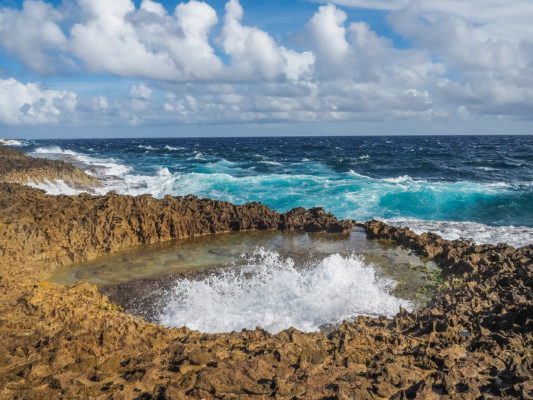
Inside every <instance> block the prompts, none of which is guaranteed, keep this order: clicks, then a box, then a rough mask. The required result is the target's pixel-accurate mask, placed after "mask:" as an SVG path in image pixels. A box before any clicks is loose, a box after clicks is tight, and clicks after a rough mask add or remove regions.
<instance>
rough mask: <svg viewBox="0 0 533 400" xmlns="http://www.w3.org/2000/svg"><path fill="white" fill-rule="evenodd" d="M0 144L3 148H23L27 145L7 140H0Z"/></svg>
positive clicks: (19, 141)
mask: <svg viewBox="0 0 533 400" xmlns="http://www.w3.org/2000/svg"><path fill="white" fill-rule="evenodd" d="M0 143H1V144H3V145H5V146H12V147H24V146H27V145H28V144H27V143H26V142H23V141H21V140H17V139H7V138H0Z"/></svg>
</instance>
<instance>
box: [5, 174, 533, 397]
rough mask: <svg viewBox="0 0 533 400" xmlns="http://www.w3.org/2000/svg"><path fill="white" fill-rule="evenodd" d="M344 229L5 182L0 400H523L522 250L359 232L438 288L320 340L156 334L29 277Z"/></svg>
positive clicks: (83, 293)
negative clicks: (157, 250) (137, 253)
mask: <svg viewBox="0 0 533 400" xmlns="http://www.w3.org/2000/svg"><path fill="white" fill-rule="evenodd" d="M352 223H353V222H350V221H349V222H339V221H337V220H336V219H334V217H333V216H331V215H328V214H325V213H324V212H323V211H322V210H319V209H312V210H308V211H305V210H302V209H296V210H293V211H291V212H288V213H286V214H283V215H279V214H277V213H275V212H274V211H272V210H269V209H268V208H266V207H265V206H263V205H261V204H259V203H252V204H248V205H244V206H233V205H231V204H229V203H224V202H217V201H212V200H206V199H203V200H200V199H197V198H194V197H182V198H174V197H166V198H165V199H162V200H155V199H153V198H151V197H149V196H140V197H129V196H119V195H116V194H113V193H112V194H109V195H107V196H100V197H94V196H89V195H81V196H57V197H55V196H47V195H45V194H44V193H43V192H41V191H39V190H35V189H29V188H25V187H23V186H20V185H14V184H1V185H0V235H1V236H0V246H1V251H2V259H1V261H0V398H2V399H4V398H5V399H12V398H18V399H37V398H42V399H51V398H64V399H79V398H91V399H254V398H255V399H267V398H277V399H383V398H392V399H398V400H399V399H439V398H444V399H501V398H522V399H531V398H533V352H532V350H533V298H532V294H533V247H532V246H529V247H524V248H521V249H514V248H512V247H509V246H506V245H500V246H490V245H486V246H475V245H473V244H471V243H469V242H466V241H446V240H443V239H442V238H440V237H438V236H436V235H431V234H424V235H420V236H418V235H416V234H414V233H413V232H411V231H409V230H408V229H397V228H393V227H389V226H387V225H385V224H383V223H381V222H377V221H371V222H368V223H366V224H365V229H366V231H367V234H368V235H369V236H370V237H373V238H376V239H382V240H389V241H394V242H396V243H398V244H400V245H402V246H405V247H409V248H411V249H414V250H415V251H417V252H418V253H419V254H421V255H423V256H425V257H428V258H434V259H435V260H436V261H437V263H438V264H439V265H440V266H441V267H442V268H443V272H444V276H445V280H444V281H443V282H442V290H441V291H440V293H439V295H437V296H436V298H435V299H434V300H433V302H432V303H431V304H430V305H429V306H428V307H427V308H425V309H423V310H421V311H418V312H413V313H408V312H406V311H405V310H400V312H399V314H398V315H397V316H396V317H395V318H394V319H392V320H391V319H385V318H368V317H360V318H357V319H356V320H355V321H352V322H345V323H343V324H342V325H341V326H340V327H339V328H338V329H336V330H334V331H332V332H329V333H327V334H326V333H309V334H305V333H302V332H299V331H296V330H294V329H289V330H286V331H283V332H281V333H279V334H277V335H271V334H269V333H267V332H265V331H263V330H261V329H256V330H255V331H243V332H237V333H231V334H217V335H209V334H202V333H200V332H194V331H190V330H188V329H166V328H164V327H161V326H157V325H153V324H148V323H145V322H143V321H142V320H141V319H139V318H135V317H133V316H131V315H128V314H125V313H123V312H121V310H120V308H119V307H118V306H116V305H114V304H112V303H110V302H109V301H108V299H107V298H106V297H105V296H103V295H102V294H100V293H99V292H98V290H97V288H96V287H94V286H91V285H89V284H87V283H84V282H81V283H78V284H75V285H73V286H69V287H61V286H57V285H53V284H49V283H46V282H40V281H39V279H40V278H42V277H43V276H44V273H47V272H48V271H50V270H51V269H53V268H54V267H55V266H56V265H58V264H60V263H66V262H69V261H70V260H77V259H88V258H92V257H95V256H97V255H99V254H104V253H107V252H110V251H114V250H118V249H119V248H121V247H125V246H130V245H134V244H138V243H154V242H157V241H161V240H167V239H170V238H179V237H184V236H187V235H195V234H207V233H212V232H218V231H225V230H235V229H241V230H245V229H278V228H281V229H307V230H311V231H314V230H317V229H318V230H331V231H338V230H343V229H344V227H346V228H347V227H348V226H350V225H351V224H352ZM21 271H22V272H21ZM354 296H357V293H354Z"/></svg>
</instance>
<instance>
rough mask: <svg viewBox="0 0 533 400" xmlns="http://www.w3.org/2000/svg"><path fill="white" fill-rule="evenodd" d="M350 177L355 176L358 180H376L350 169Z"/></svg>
mask: <svg viewBox="0 0 533 400" xmlns="http://www.w3.org/2000/svg"><path fill="white" fill-rule="evenodd" d="M348 175H351V176H355V177H357V178H362V179H374V178H371V177H370V176H366V175H362V174H360V173H358V172H355V171H354V170H353V169H350V170H349V171H348Z"/></svg>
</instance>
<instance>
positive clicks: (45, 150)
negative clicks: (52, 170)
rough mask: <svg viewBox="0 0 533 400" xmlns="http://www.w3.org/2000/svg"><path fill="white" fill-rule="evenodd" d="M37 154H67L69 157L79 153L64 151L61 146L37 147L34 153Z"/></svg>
mask: <svg viewBox="0 0 533 400" xmlns="http://www.w3.org/2000/svg"><path fill="white" fill-rule="evenodd" d="M33 152H34V153H35V154H66V155H69V156H76V155H78V153H76V152H75V151H72V150H63V149H62V148H61V147H59V146H48V147H37V148H36V149H35V150H34V151H33Z"/></svg>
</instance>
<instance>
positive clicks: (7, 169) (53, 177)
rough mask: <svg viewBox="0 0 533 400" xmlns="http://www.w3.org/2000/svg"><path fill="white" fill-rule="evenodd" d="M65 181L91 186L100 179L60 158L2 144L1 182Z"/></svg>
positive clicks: (78, 185)
mask: <svg viewBox="0 0 533 400" xmlns="http://www.w3.org/2000/svg"><path fill="white" fill-rule="evenodd" d="M58 180H62V181H64V182H65V183H66V184H68V185H70V186H72V187H74V188H89V187H94V186H95V185H97V184H98V180H97V179H96V178H94V177H92V176H90V175H87V174H86V173H85V172H83V171H82V170H81V169H79V168H77V167H75V166H73V165H70V164H67V163H65V162H63V161H59V160H47V159H43V158H33V157H28V156H27V155H26V154H24V152H22V151H20V150H17V149H11V148H8V147H4V146H2V145H0V182H12V183H22V184H27V183H48V182H51V183H53V182H56V181H58Z"/></svg>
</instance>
